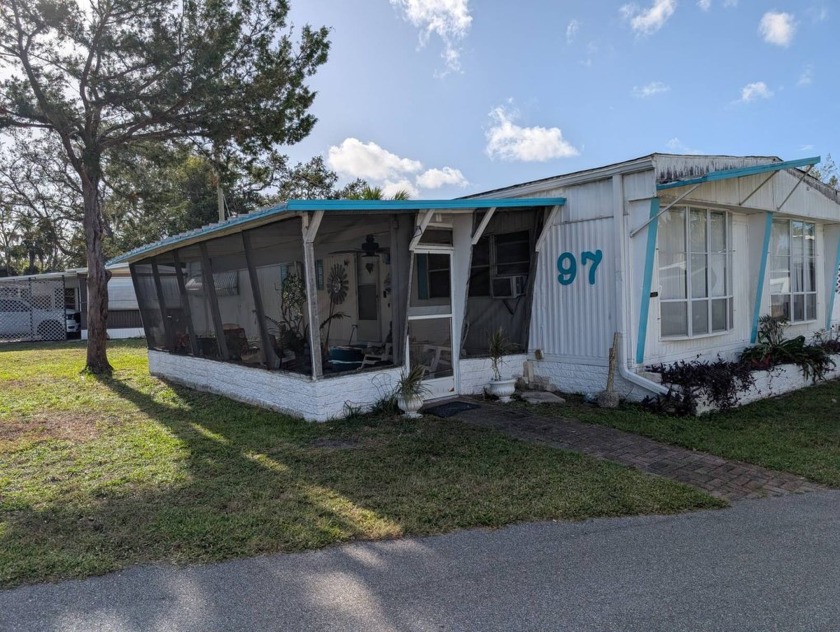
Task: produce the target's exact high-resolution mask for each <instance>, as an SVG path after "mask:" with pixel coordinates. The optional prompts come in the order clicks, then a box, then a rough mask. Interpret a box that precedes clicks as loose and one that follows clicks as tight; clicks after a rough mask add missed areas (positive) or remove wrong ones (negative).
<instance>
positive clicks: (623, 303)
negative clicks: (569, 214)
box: [612, 174, 668, 395]
mask: <svg viewBox="0 0 840 632" xmlns="http://www.w3.org/2000/svg"><path fill="white" fill-rule="evenodd" d="M612 184H613V219H614V220H615V230H614V231H613V232H614V234H615V315H616V321H617V323H616V324H617V326H618V349H616V354H617V358H616V364H617V365H618V374H619V375H620V376H621V377H622V378H624V379H625V380H627V381H628V382H630V383H631V384H633V385H635V386H640V387H641V388H643V389H645V390H647V391H650V392H651V393H655V394H657V395H666V394H667V393H668V389H667V388H665V387H664V386H662V384H657V383H656V382H654V381H652V380H649V379H647V378H645V377H642V376H641V375H637V374H636V373H634V372H633V371H631V370H630V369H629V368H628V366H627V362H626V360H625V358H627V357H628V354H627V352H626V351H627V350H626V347H627V343H625V341H626V340H627V339H628V338H627V310H628V309H630V301H629V298H628V295H627V288H626V284H625V282H624V271H625V270H629V269H630V267H629V266H628V265H626V263H627V239H626V238H625V236H626V235H627V232H626V226H625V220H624V175H623V174H616V175H613V177H612ZM648 230H650V229H648Z"/></svg>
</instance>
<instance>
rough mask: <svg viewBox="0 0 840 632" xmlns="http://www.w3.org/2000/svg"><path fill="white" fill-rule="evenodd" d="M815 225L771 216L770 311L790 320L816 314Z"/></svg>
mask: <svg viewBox="0 0 840 632" xmlns="http://www.w3.org/2000/svg"><path fill="white" fill-rule="evenodd" d="M815 242H816V225H815V224H813V223H811V222H800V221H792V220H774V221H773V232H772V235H771V240H770V252H771V255H772V258H771V260H770V314H771V315H772V316H776V317H784V318H787V319H788V320H789V321H790V322H792V323H796V322H804V321H808V320H815V319H816V318H817V278H816V272H817V266H816V261H815V258H816V252H815Z"/></svg>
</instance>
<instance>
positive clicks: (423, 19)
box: [391, 0, 472, 72]
mask: <svg viewBox="0 0 840 632" xmlns="http://www.w3.org/2000/svg"><path fill="white" fill-rule="evenodd" d="M468 4H469V0H391V5H392V6H394V7H395V8H396V9H398V10H400V11H401V12H402V14H403V17H404V18H405V19H406V20H408V21H409V22H411V24H412V25H414V26H415V27H416V28H418V29H420V45H421V46H425V45H426V43H427V42H428V41H429V37H430V36H431V35H437V36H438V37H439V38H440V39H441V41H442V42H443V53H441V57H443V59H444V62H445V64H446V67H447V70H451V71H456V72H457V71H459V70H460V69H461V49H460V42H461V41H462V40H463V39H464V38H465V37H466V36H467V33H469V30H470V25H471V24H472V16H471V15H470V9H469V7H468V6H467V5H468Z"/></svg>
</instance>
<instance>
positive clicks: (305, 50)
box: [0, 0, 329, 372]
mask: <svg viewBox="0 0 840 632" xmlns="http://www.w3.org/2000/svg"><path fill="white" fill-rule="evenodd" d="M288 11H289V6H288V2H286V0H228V1H225V0H187V1H186V2H181V1H180V0H80V2H77V1H76V0H38V1H36V2H32V1H31V0H4V1H3V2H2V4H0V67H2V70H3V71H4V74H5V75H7V78H6V79H4V80H3V81H2V84H0V128H18V129H35V130H41V131H43V132H44V134H46V135H47V136H48V137H50V138H52V139H54V140H55V141H57V142H58V143H59V145H60V147H61V150H62V154H63V156H65V157H66V159H67V161H68V163H69V165H70V167H71V168H72V170H73V171H74V172H75V174H76V175H77V177H78V184H79V187H80V190H81V198H82V202H83V205H82V207H83V211H84V212H83V225H84V238H85V249H86V261H87V268H88V328H89V329H88V332H89V343H88V354H87V367H88V369H89V370H91V371H94V372H104V371H109V370H110V365H109V364H108V360H107V354H106V350H105V339H106V329H105V327H106V319H107V304H108V295H107V280H108V278H107V273H106V271H105V267H104V263H105V257H106V253H105V249H104V243H103V240H104V237H105V235H106V229H107V226H106V218H105V215H104V212H103V202H104V190H105V186H106V185H105V183H104V177H105V167H106V165H107V163H108V161H109V160H112V159H113V160H117V159H118V158H117V154H119V153H120V152H123V151H131V150H136V149H137V147H138V146H139V145H142V144H145V143H154V142H175V141H190V142H192V143H194V144H195V145H196V146H197V147H199V148H200V149H201V151H202V152H204V153H205V155H207V156H210V157H212V160H213V163H214V166H215V167H217V172H218V173H222V172H224V171H225V168H226V167H227V166H228V165H230V164H232V163H235V164H241V165H245V166H246V167H247V168H249V169H252V168H253V169H256V168H259V163H260V161H264V162H265V157H266V156H269V157H271V156H275V155H277V154H278V150H279V147H280V146H282V145H284V144H289V143H295V142H298V141H299V140H301V139H302V138H304V137H305V136H306V135H307V134H308V133H309V131H310V130H311V129H312V126H313V125H314V123H315V118H314V116H312V115H311V114H310V113H309V108H310V106H311V105H312V101H313V99H314V97H315V93H314V92H313V91H312V90H311V89H310V88H309V87H308V85H307V80H308V78H309V77H311V76H312V74H314V73H315V71H316V70H317V68H318V67H319V66H320V65H321V64H323V63H324V62H325V61H326V59H327V52H328V49H329V42H328V39H327V36H328V32H327V29H326V28H319V29H313V28H310V27H309V26H304V27H303V28H301V29H300V31H299V33H295V32H293V30H292V29H291V28H289V27H288V25H287V21H286V20H287V15H288ZM296 35H297V37H296ZM267 162H268V163H269V164H270V163H271V162H272V160H271V159H269V160H268V161H267Z"/></svg>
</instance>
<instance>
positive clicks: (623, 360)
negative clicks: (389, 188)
mask: <svg viewBox="0 0 840 632" xmlns="http://www.w3.org/2000/svg"><path fill="white" fill-rule="evenodd" d="M818 161H819V158H808V159H801V160H792V161H782V160H780V159H778V158H775V157H730V156H676V155H666V154H653V155H650V156H645V157H642V158H638V159H635V160H630V161H627V162H623V163H619V164H615V165H609V166H605V167H601V168H597V169H591V170H587V171H582V172H578V173H572V174H566V175H561V176H557V177H553V178H548V179H544V180H540V181H535V182H528V183H524V184H520V185H515V186H511V187H507V188H503V189H498V190H494V191H490V192H487V193H484V194H481V195H476V196H471V197H469V198H466V199H458V200H410V201H392V200H386V201H365V200H297V201H296V200H291V201H288V202H285V203H283V204H279V205H277V206H275V207H271V208H268V209H264V210H262V211H259V212H256V213H251V214H248V215H243V216H240V217H237V218H234V219H232V220H229V221H227V222H223V223H220V224H214V225H211V226H208V227H205V228H202V229H199V230H196V231H192V232H189V233H186V234H182V235H178V236H174V237H171V238H168V239H165V240H163V241H160V242H158V243H155V244H151V245H149V246H146V247H143V248H140V249H137V250H135V251H132V252H130V253H128V254H126V255H124V256H122V257H120V258H119V259H118V260H117V261H121V262H128V263H130V265H131V273H132V279H133V282H134V285H135V288H136V293H137V298H138V301H139V306H140V310H141V313H142V317H143V325H144V328H145V331H146V336H147V340H148V342H149V361H150V369H151V371H152V372H153V373H155V374H157V375H161V376H165V377H167V378H170V379H172V380H175V381H179V382H181V383H184V384H187V385H190V386H192V387H195V388H199V389H203V390H209V391H213V392H218V393H222V394H225V395H227V396H230V397H233V398H236V399H240V400H242V401H247V402H251V403H256V404H258V405H262V406H266V407H269V408H273V409H277V410H282V411H285V412H290V413H293V414H297V415H301V416H303V417H305V418H307V419H312V420H324V419H328V418H332V417H338V416H341V415H343V414H345V413H346V411H347V410H349V409H350V408H351V407H353V408H355V407H362V408H364V407H367V406H370V405H371V404H373V403H374V402H375V401H376V400H377V399H379V398H381V397H383V396H384V395H385V394H386V393H388V392H389V391H390V389H392V388H393V385H394V384H395V382H396V380H397V379H398V377H399V374H400V372H401V370H402V369H403V367H405V366H410V365H416V364H421V365H422V366H424V367H425V369H426V373H425V375H426V379H427V386H428V392H429V395H428V396H429V397H430V398H439V397H448V396H453V395H460V394H474V393H481V392H482V391H483V389H484V385H485V384H486V383H487V381H488V380H489V379H490V377H491V367H490V363H489V360H488V359H487V351H486V346H487V337H488V335H489V334H490V333H491V332H492V331H495V330H497V329H498V328H502V329H503V330H504V332H505V334H506V335H507V337H508V338H509V339H510V340H511V342H512V345H513V346H512V348H513V351H512V353H511V355H510V356H509V357H507V358H506V363H505V367H506V371H507V372H508V373H513V374H515V375H517V376H520V377H522V379H523V380H525V381H526V382H529V383H531V384H532V385H534V386H538V387H542V388H552V389H556V390H559V391H565V392H598V391H600V390H603V389H604V387H605V384H606V380H607V372H608V365H609V360H608V358H609V350H610V347H611V346H612V343H613V340H614V339H616V337H615V335H616V334H618V336H617V340H618V341H619V345H618V349H617V350H616V351H617V358H618V367H617V368H618V376H617V379H616V388H617V389H618V390H619V391H620V393H621V394H622V395H623V396H624V397H627V398H630V399H637V400H638V399H641V398H643V397H645V396H646V395H649V394H651V393H661V392H662V391H663V390H664V389H663V387H662V386H661V385H659V384H657V383H656V382H655V381H652V380H651V379H650V376H649V375H647V374H646V371H645V369H646V367H648V366H650V365H651V364H658V363H669V362H673V361H676V360H680V359H694V358H698V357H699V358H705V359H711V358H714V357H716V356H717V355H719V354H720V355H723V356H727V355H734V354H736V353H737V352H738V351H740V350H741V349H743V348H744V347H745V346H747V345H749V344H750V343H751V342H752V341H754V340H755V336H756V332H757V326H758V319H759V317H760V316H761V315H763V314H774V315H784V316H786V317H787V318H788V319H789V320H790V321H791V323H792V327H791V329H792V331H793V332H794V333H795V334H800V333H801V334H804V335H810V334H812V333H813V332H814V331H816V330H818V329H823V328H826V327H828V326H831V325H832V324H835V323H837V322H838V321H840V305H838V304H837V303H838V301H836V300H835V297H836V294H837V292H838V267H840V223H838V222H840V194H838V192H837V191H835V190H834V189H831V188H830V187H827V186H825V185H823V184H822V183H820V182H819V181H817V180H816V179H814V178H812V177H811V176H809V175H808V173H807V171H808V170H809V169H810V168H811V167H812V166H813V165H814V164H816V163H817V162H818Z"/></svg>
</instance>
